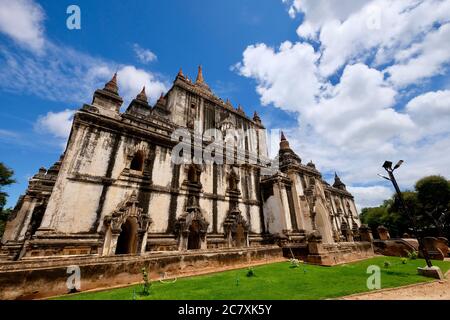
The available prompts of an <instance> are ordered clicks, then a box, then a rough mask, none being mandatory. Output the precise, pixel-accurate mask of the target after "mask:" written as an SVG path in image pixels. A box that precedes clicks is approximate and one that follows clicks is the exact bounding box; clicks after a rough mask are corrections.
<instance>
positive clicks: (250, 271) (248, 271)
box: [247, 268, 255, 278]
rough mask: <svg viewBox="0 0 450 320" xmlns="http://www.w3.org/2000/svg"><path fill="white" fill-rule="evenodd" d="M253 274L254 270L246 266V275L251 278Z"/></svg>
mask: <svg viewBox="0 0 450 320" xmlns="http://www.w3.org/2000/svg"><path fill="white" fill-rule="evenodd" d="M254 276H255V271H254V270H253V268H248V270H247V277H248V278H251V277H254Z"/></svg>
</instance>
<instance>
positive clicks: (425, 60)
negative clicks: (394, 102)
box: [386, 8, 450, 87]
mask: <svg viewBox="0 0 450 320" xmlns="http://www.w3.org/2000/svg"><path fill="white" fill-rule="evenodd" d="M449 10H450V8H449ZM449 39H450V23H447V24H445V25H442V26H441V27H440V28H439V29H437V30H435V31H432V32H430V33H429V34H427V35H426V36H425V38H424V40H423V41H422V42H419V43H415V44H413V45H411V47H409V48H407V49H404V50H402V51H400V52H398V53H397V54H396V61H397V63H396V64H394V65H392V66H390V67H389V68H387V69H386V73H387V74H389V75H390V81H392V82H393V84H394V85H396V86H399V87H403V86H406V85H409V84H412V83H416V82H417V81H419V80H422V79H426V78H430V77H432V76H435V75H438V74H441V73H444V72H445V70H446V64H447V63H448V62H449V61H450V41H449Z"/></svg>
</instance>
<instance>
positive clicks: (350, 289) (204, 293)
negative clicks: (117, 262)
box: [56, 257, 450, 300]
mask: <svg viewBox="0 0 450 320" xmlns="http://www.w3.org/2000/svg"><path fill="white" fill-rule="evenodd" d="M385 261H389V262H390V263H391V266H390V267H388V268H385V267H384V262H385ZM434 264H435V265H437V266H439V267H440V268H441V269H442V271H443V272H444V273H445V272H447V271H448V270H449V269H450V263H449V262H443V261H434ZM370 265H378V266H379V267H380V268H381V287H382V289H384V288H390V287H398V286H404V285H408V284H413V283H419V282H425V281H431V280H433V279H430V278H424V277H421V276H419V275H417V267H419V266H420V267H422V266H425V262H424V261H423V260H408V262H407V264H402V262H401V260H400V258H396V257H377V258H373V259H369V260H365V261H361V262H356V263H350V264H346V265H340V266H335V267H320V266H314V265H300V267H298V268H291V265H290V263H289V262H281V263H274V264H268V265H263V266H258V267H254V268H253V270H254V272H255V276H254V277H247V276H246V275H247V269H239V270H232V271H225V272H220V273H214V274H209V275H203V276H195V277H189V278H180V279H178V280H177V281H176V282H175V283H167V284H165V283H161V282H159V281H153V282H152V287H151V294H150V295H149V296H142V295H141V294H140V293H141V292H142V285H135V286H130V287H125V288H119V289H112V290H106V291H99V292H86V293H79V294H72V295H66V296H61V297H59V298H56V299H58V300H59V299H73V300H131V299H133V296H134V297H135V299H136V300H147V299H149V300H164V299H171V300H172V299H173V300H183V299H193V300H228V299H229V300H234V299H236V300H248V299H261V300H268V299H282V300H292V299H294V300H306V299H327V298H335V297H341V296H345V295H349V294H353V293H359V292H367V291H369V289H367V286H366V282H367V278H368V277H369V276H370V275H369V274H367V272H366V271H367V267H368V266H370ZM133 292H134V294H133Z"/></svg>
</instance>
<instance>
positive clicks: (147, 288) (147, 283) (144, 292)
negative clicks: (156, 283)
mask: <svg viewBox="0 0 450 320" xmlns="http://www.w3.org/2000/svg"><path fill="white" fill-rule="evenodd" d="M142 279H143V281H144V286H143V290H142V295H144V296H148V295H150V288H151V286H152V282H151V281H150V278H149V277H148V272H147V270H146V269H145V268H142Z"/></svg>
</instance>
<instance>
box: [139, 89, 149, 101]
mask: <svg viewBox="0 0 450 320" xmlns="http://www.w3.org/2000/svg"><path fill="white" fill-rule="evenodd" d="M136 99H137V100H140V101H143V102H145V103H148V99H147V94H146V93H145V86H144V87H143V88H142V91H141V92H140V93H139V94H138V95H137V97H136Z"/></svg>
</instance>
